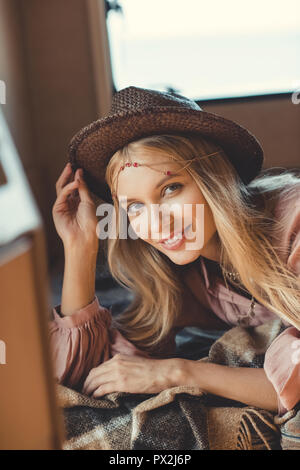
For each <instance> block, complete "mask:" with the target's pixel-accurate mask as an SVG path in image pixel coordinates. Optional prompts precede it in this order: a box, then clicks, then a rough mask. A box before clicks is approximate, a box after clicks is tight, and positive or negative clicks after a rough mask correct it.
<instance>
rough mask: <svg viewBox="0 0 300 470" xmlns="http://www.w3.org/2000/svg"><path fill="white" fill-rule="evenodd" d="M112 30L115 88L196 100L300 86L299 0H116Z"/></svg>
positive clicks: (111, 43)
mask: <svg viewBox="0 0 300 470" xmlns="http://www.w3.org/2000/svg"><path fill="white" fill-rule="evenodd" d="M118 2H119V4H120V5H121V6H122V9H123V12H124V15H121V14H119V13H116V12H110V13H109V15H108V32H109V41H110V47H111V54H112V66H113V77H114V82H115V86H116V88H117V90H119V89H121V88H124V87H126V86H130V85H135V86H140V87H144V88H153V89H158V90H167V89H168V88H172V89H174V90H175V91H176V90H177V92H178V93H181V94H183V95H186V96H188V97H189V98H192V99H201V98H203V99H205V98H218V97H220V98H222V97H234V96H250V95H256V94H268V93H277V92H287V91H294V90H296V89H298V88H300V61H299V57H300V1H299V0H285V1H283V0H280V1H279V0H251V1H240V0H226V1H224V0H210V2H208V1H207V0H205V1H204V0H185V1H183V0H151V1H149V0H118Z"/></svg>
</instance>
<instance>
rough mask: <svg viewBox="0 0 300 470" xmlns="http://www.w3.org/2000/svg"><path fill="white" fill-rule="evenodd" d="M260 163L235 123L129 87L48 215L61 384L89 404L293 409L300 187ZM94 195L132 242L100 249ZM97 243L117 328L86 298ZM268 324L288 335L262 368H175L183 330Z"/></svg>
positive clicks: (90, 132) (78, 144) (78, 149)
mask: <svg viewBox="0 0 300 470" xmlns="http://www.w3.org/2000/svg"><path fill="white" fill-rule="evenodd" d="M221 144H222V145H221ZM260 151H261V148H260V146H259V144H258V142H257V141H256V139H255V138H254V137H253V136H252V135H251V134H250V133H248V131H246V130H245V129H244V128H242V127H241V126H239V125H238V124H236V123H234V122H232V121H229V120H227V119H224V118H221V117H220V116H217V115H213V114H211V113H207V112H204V111H202V110H201V108H199V107H198V105H197V104H196V103H195V102H193V101H191V100H188V99H187V98H185V97H182V96H180V95H174V94H173V95H172V94H168V93H162V92H156V91H153V90H144V89H139V88H136V87H128V88H126V89H124V90H121V91H119V92H118V93H116V94H115V95H114V98H113V105H112V108H111V112H110V114H109V115H108V116H106V117H105V118H102V119H101V120H99V121H96V122H95V123H92V124H91V125H89V126H87V127H86V128H84V129H83V130H82V131H80V132H79V133H78V134H77V135H76V136H75V137H74V138H73V139H72V142H71V146H70V159H71V163H72V165H71V164H70V163H68V164H67V165H66V167H65V169H64V170H63V172H62V174H61V176H60V177H59V179H58V181H57V184H56V190H57V200H56V202H55V204H54V207H53V217H54V223H55V226H56V229H57V232H58V235H59V236H60V237H61V239H62V241H63V245H64V250H65V272H64V281H63V290H62V302H61V305H59V306H57V307H55V308H54V309H53V320H52V321H51V322H50V325H49V326H50V334H51V347H52V351H53V361H54V364H55V375H56V377H57V380H58V381H59V382H60V383H62V384H64V385H66V386H69V387H73V388H75V389H78V390H80V391H82V393H86V394H93V396H94V397H100V396H102V395H104V394H106V393H110V392H113V391H124V392H131V393H159V392H160V391H161V390H164V389H166V388H169V387H172V386H178V385H181V384H187V385H197V386H199V387H201V388H202V389H203V390H204V391H205V392H207V393H213V394H215V395H219V396H223V397H226V398H230V399H233V400H237V401H239V402H242V403H245V404H249V405H253V406H258V407H261V408H264V409H268V410H272V411H278V412H279V414H282V413H284V412H285V411H286V410H288V409H291V408H293V407H294V406H295V405H296V404H297V403H298V401H299V400H300V366H299V364H300V353H299V351H300V331H299V330H300V290H299V285H300V176H299V173H298V172H297V171H296V170H294V171H292V170H290V171H288V170H285V171H283V172H281V173H280V172H277V174H276V172H272V171H261V164H262V153H260ZM83 169H84V171H85V173H84V176H83ZM108 189H109V191H108ZM75 190H78V191H77V193H76V191H75ZM93 194H95V195H97V196H99V197H100V198H101V199H102V200H104V201H106V202H110V201H112V202H113V207H114V211H115V212H114V215H115V216H116V218H115V219H114V220H115V221H119V220H120V218H121V216H122V214H123V216H124V214H125V219H126V220H127V222H128V224H129V228H130V230H128V235H127V237H124V236H120V225H119V224H118V223H117V224H116V223H114V234H115V235H116V236H111V234H112V232H110V236H109V238H108V239H107V241H106V240H105V241H104V240H102V239H103V238H104V237H103V236H102V235H103V228H99V227H100V225H98V222H99V221H98V218H97V216H96V204H95V200H94V198H93V197H92V195H93ZM110 194H111V197H110ZM155 207H156V208H157V207H158V208H160V209H161V210H160V211H155V210H154V209H155ZM187 208H189V210H187ZM199 208H200V209H199ZM198 209H199V210H198ZM111 220H112V219H111ZM101 227H102V226H101ZM99 238H100V240H99ZM99 243H100V244H103V245H104V244H106V243H107V246H106V248H107V260H108V265H109V268H110V271H111V274H112V276H113V277H114V278H115V279H116V280H117V281H118V282H119V283H120V284H121V285H122V286H124V287H126V288H127V289H129V290H130V291H131V292H132V293H133V294H134V300H133V302H132V303H131V304H130V305H129V307H128V308H127V309H126V310H125V311H124V312H123V313H122V314H121V315H120V316H118V317H117V318H112V316H111V311H110V310H109V309H107V308H105V307H103V306H101V304H100V303H99V301H98V298H97V297H96V296H95V269H96V257H97V252H98V248H99ZM276 316H277V317H280V318H281V319H282V321H283V323H284V325H285V327H286V328H285V329H284V331H283V332H282V333H281V334H280V335H279V336H278V337H277V338H276V340H275V341H274V342H273V343H272V344H271V345H270V347H269V348H268V350H267V353H266V356H265V363H264V368H263V369H257V368H231V367H227V366H222V365H218V364H211V363H202V362H198V361H191V360H187V359H182V358H178V357H174V356H176V354H175V335H176V333H177V332H178V331H179V330H180V329H182V328H184V327H185V326H198V327H200V328H202V329H220V330H222V329H223V330H224V329H226V328H228V327H230V326H234V325H238V324H241V325H244V326H256V325H259V324H262V323H264V322H266V321H268V320H271V319H274V318H276Z"/></svg>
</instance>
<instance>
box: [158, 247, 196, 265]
mask: <svg viewBox="0 0 300 470" xmlns="http://www.w3.org/2000/svg"><path fill="white" fill-rule="evenodd" d="M164 254H165V255H166V256H168V258H170V260H171V261H172V262H173V263H174V264H178V265H181V266H183V265H185V264H190V263H192V262H193V261H195V260H196V259H197V258H199V256H200V255H201V250H184V251H181V252H178V253H176V252H175V251H174V252H173V253H172V252H170V253H164Z"/></svg>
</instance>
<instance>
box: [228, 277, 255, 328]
mask: <svg viewBox="0 0 300 470" xmlns="http://www.w3.org/2000/svg"><path fill="white" fill-rule="evenodd" d="M226 275H227V276H228V277H229V278H230V280H233V281H239V280H240V275H239V273H237V272H236V271H235V272H228V271H226ZM223 278H224V281H225V284H226V287H227V289H228V285H227V281H226V276H224V274H223ZM254 307H255V299H254V297H253V295H252V297H251V303H250V307H249V310H248V312H247V314H246V315H245V316H243V317H239V318H238V324H239V325H240V326H249V324H250V321H251V319H252V318H254V317H255V312H254Z"/></svg>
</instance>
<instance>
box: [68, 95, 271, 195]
mask: <svg viewBox="0 0 300 470" xmlns="http://www.w3.org/2000/svg"><path fill="white" fill-rule="evenodd" d="M173 133H176V134H183V135H184V134H187V133H192V134H201V135H202V136H203V137H204V138H207V139H210V140H212V141H214V142H216V143H217V144H219V145H220V146H221V147H222V148H223V150H224V151H225V152H226V154H227V156H228V158H229V159H230V161H231V162H232V164H233V165H234V167H235V168H236V170H237V172H238V174H239V175H240V177H241V179H242V181H243V182H244V183H245V184H247V183H249V182H250V181H251V180H252V179H254V178H255V176H257V175H258V173H259V172H260V170H261V168H262V164H263V150H262V148H261V146H260V144H259V142H258V141H257V139H256V138H255V137H254V136H253V135H252V134H251V133H250V132H249V131H248V130H247V129H245V128H244V127H242V126H241V125H239V124H237V123H235V122H234V121H231V120H229V119H225V118H223V117H221V116H219V115H217V114H213V113H208V112H206V111H203V110H202V109H201V107H200V106H199V105H198V104H197V103H196V102H195V101H193V100H190V99H189V98H186V97H184V96H181V95H178V94H175V93H167V92H161V91H156V90H148V89H145V88H138V87H135V86H130V87H127V88H123V89H122V90H119V91H118V92H117V93H115V94H114V96H113V98H112V105H111V109H110V112H109V114H108V115H107V116H105V117H103V118H101V119H98V120H97V121H94V122H92V123H91V124H89V125H88V126H86V127H84V128H83V129H81V130H80V131H79V132H77V133H76V134H75V136H74V137H73V138H72V140H71V142H70V145H69V161H70V163H71V165H72V169H73V170H74V171H75V170H76V169H77V168H82V169H83V170H84V178H85V181H86V183H87V185H88V187H89V189H90V191H91V192H93V193H94V194H95V195H97V196H98V197H100V198H101V199H103V200H104V201H107V202H110V203H111V202H112V197H111V192H110V189H109V186H108V185H107V183H106V181H105V170H106V166H107V164H108V162H109V160H110V158H111V157H112V155H113V154H114V153H115V152H116V151H117V150H118V149H120V148H122V147H123V146H124V145H126V144H127V143H129V142H132V141H134V140H137V139H139V138H142V137H146V136H149V135H154V134H173Z"/></svg>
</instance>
